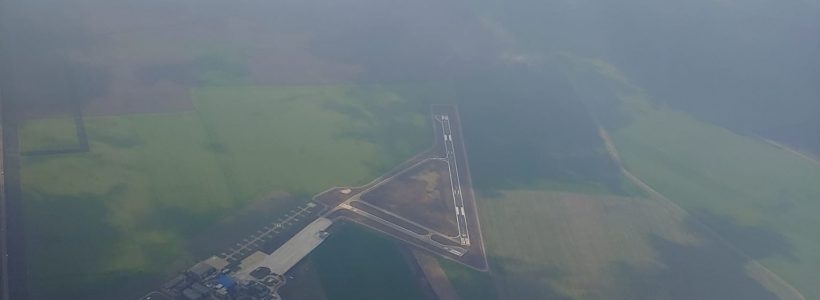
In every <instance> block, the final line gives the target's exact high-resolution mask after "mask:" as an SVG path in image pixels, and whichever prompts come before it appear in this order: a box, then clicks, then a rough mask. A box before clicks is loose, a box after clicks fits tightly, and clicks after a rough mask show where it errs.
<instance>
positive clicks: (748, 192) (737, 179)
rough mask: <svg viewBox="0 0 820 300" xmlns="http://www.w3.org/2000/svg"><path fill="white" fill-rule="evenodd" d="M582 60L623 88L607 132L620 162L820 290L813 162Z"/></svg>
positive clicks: (788, 277) (798, 283) (796, 280)
mask: <svg viewBox="0 0 820 300" xmlns="http://www.w3.org/2000/svg"><path fill="white" fill-rule="evenodd" d="M576 62H577V61H576ZM579 65H582V67H581V69H586V72H589V73H586V74H584V75H582V76H600V78H602V79H603V80H604V81H609V82H610V84H611V85H612V86H616V87H617V89H618V90H619V91H620V92H619V93H618V98H616V99H615V100H616V101H618V102H619V108H618V109H617V111H618V112H617V113H619V114H623V115H625V116H627V118H626V119H628V121H627V122H623V123H622V124H620V125H617V126H610V127H612V128H611V129H610V130H609V131H610V136H611V137H612V139H613V142H614V144H615V147H616V148H617V150H618V153H619V156H620V158H621V160H622V162H623V164H624V166H625V167H626V169H628V170H629V171H630V172H632V173H633V174H634V175H635V176H637V177H639V178H641V179H642V180H644V181H645V182H646V183H647V184H648V185H649V186H651V187H652V188H653V189H655V190H657V191H658V192H660V193H661V194H663V195H664V196H666V197H667V198H669V199H670V200H671V201H673V202H674V203H676V204H677V205H680V206H681V207H682V208H684V209H686V210H687V211H689V212H690V213H691V215H692V216H693V217H694V219H696V220H697V221H698V222H700V223H703V224H704V225H706V226H708V227H709V228H711V229H712V230H714V231H715V232H716V233H717V234H719V235H720V236H721V238H722V239H724V240H725V241H726V242H728V243H729V244H731V245H732V246H733V247H735V248H736V249H738V251H739V252H741V253H743V254H744V255H747V256H748V257H749V258H751V259H754V260H755V261H757V262H760V263H761V264H762V265H764V266H766V267H767V268H769V269H770V270H771V271H772V272H774V273H775V274H777V275H779V276H780V277H782V278H783V279H784V280H785V281H787V282H788V283H790V284H791V285H793V286H794V287H795V288H796V289H797V290H799V291H800V292H801V293H802V294H804V296H805V297H806V298H817V297H820V289H818V287H817V286H816V284H814V281H813V280H812V278H814V277H815V276H813V275H814V274H815V273H816V270H818V269H820V255H818V251H817V250H818V249H820V240H818V239H817V235H816V233H815V232H813V230H814V228H818V227H820V221H818V219H817V218H816V216H815V215H814V214H813V213H812V212H814V211H817V210H818V209H820V202H817V201H816V199H817V195H820V185H818V184H817V182H820V165H818V164H817V163H816V162H815V161H812V160H810V159H807V158H806V157H804V156H800V155H796V154H795V153H792V152H789V151H787V150H784V149H781V148H778V147H775V146H773V145H770V144H768V143H766V142H765V141H763V140H761V139H759V138H756V137H750V136H742V135H739V134H736V133H734V132H732V131H729V130H727V129H725V128H721V127H718V126H715V125H711V124H708V123H705V122H701V121H699V120H697V119H695V118H693V117H691V116H690V115H688V114H686V113H683V112H681V111H678V110H674V109H671V108H668V107H665V106H663V105H658V104H657V102H655V101H653V100H652V99H651V97H650V95H648V94H647V93H646V92H645V91H644V90H642V89H641V88H640V87H638V86H636V85H635V84H634V83H632V81H631V80H629V78H627V76H626V75H625V74H623V73H622V72H620V71H619V70H618V69H617V68H616V67H615V66H613V65H610V64H607V63H605V62H602V61H598V60H585V61H583V62H580V64H579ZM593 105H594V104H593Z"/></svg>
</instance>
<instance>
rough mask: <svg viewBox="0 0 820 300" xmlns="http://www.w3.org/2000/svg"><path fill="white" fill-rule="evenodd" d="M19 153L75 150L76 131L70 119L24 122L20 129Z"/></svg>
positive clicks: (76, 142) (77, 142) (72, 120)
mask: <svg viewBox="0 0 820 300" xmlns="http://www.w3.org/2000/svg"><path fill="white" fill-rule="evenodd" d="M20 136H21V137H23V138H22V140H21V141H20V152H22V153H26V152H32V151H44V150H55V149H65V148H76V147H77V146H78V145H79V141H77V131H76V126H75V125H74V119H73V118H71V117H61V118H51V119H40V120H34V121H28V122H25V123H24V124H23V126H22V128H21V129H20Z"/></svg>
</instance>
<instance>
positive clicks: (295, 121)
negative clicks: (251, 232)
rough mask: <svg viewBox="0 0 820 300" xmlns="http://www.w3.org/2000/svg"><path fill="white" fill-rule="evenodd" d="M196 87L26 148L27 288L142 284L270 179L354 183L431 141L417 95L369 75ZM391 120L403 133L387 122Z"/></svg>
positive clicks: (44, 293) (137, 289) (266, 188)
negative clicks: (150, 110)
mask: <svg viewBox="0 0 820 300" xmlns="http://www.w3.org/2000/svg"><path fill="white" fill-rule="evenodd" d="M194 96H195V99H196V100H195V101H196V111H189V112H183V113H168V114H148V115H126V116H105V117H92V118H87V119H86V127H87V131H88V135H89V139H90V148H91V151H90V152H88V153H77V154H69V155H59V156H40V157H30V158H27V159H25V160H24V162H23V168H22V184H23V189H24V199H25V203H24V213H25V220H26V241H27V247H28V248H27V260H28V269H29V285H30V286H29V287H30V290H31V291H32V293H33V296H34V297H35V298H54V297H56V295H60V296H62V297H67V296H69V298H76V299H111V297H113V296H114V295H117V296H120V297H126V296H127V297H131V296H133V297H139V296H141V293H144V292H145V291H146V289H151V288H154V287H155V286H153V285H154V284H157V282H156V281H157V280H158V279H162V278H163V277H164V276H167V274H170V273H173V272H175V271H178V270H180V269H182V268H184V267H186V266H187V265H188V264H190V263H191V262H193V261H195V260H196V259H200V257H192V256H191V252H192V251H190V249H186V248H185V241H186V240H187V239H189V238H191V237H193V236H196V235H201V234H202V230H203V228H205V227H206V226H208V225H211V224H214V223H216V222H217V221H219V220H220V219H222V218H225V217H228V216H230V214H231V212H232V211H235V210H237V209H239V208H241V207H243V206H245V205H248V204H249V203H252V202H254V200H258V199H259V198H260V197H264V196H266V195H270V194H271V193H274V192H276V193H280V194H281V193H287V194H291V195H300V196H309V195H311V194H313V193H317V192H319V191H321V190H324V189H326V188H328V187H330V186H334V185H344V184H357V183H363V182H365V181H368V180H370V179H372V178H375V177H376V176H378V175H379V174H380V173H381V172H382V171H384V170H385V169H387V168H389V167H390V166H393V165H395V164H397V163H399V162H400V161H401V160H403V159H405V158H406V157H407V156H409V155H412V154H413V153H415V152H417V151H419V150H421V149H424V148H425V147H427V146H428V144H429V128H428V126H427V125H428V122H427V119H426V118H427V115H426V114H427V109H426V107H424V108H421V107H420V108H418V109H407V108H408V106H407V105H406V103H405V101H404V100H403V99H402V98H400V97H398V96H396V95H392V94H390V93H389V92H386V91H384V90H381V89H378V88H376V87H365V88H357V87H349V86H318V87H317V86H300V87H276V88H268V87H233V88H209V89H200V90H196V91H194ZM342 103H344V104H342ZM388 113H389V114H390V116H389V117H386V116H381V114H388ZM40 122H44V123H45V124H46V125H48V123H50V122H54V121H51V120H35V121H30V122H29V123H30V124H35V125H31V126H35V128H41V127H48V126H46V125H43V126H40V125H37V123H40ZM397 127H400V128H402V130H403V131H402V132H407V133H411V134H405V135H398V136H392V135H390V134H389V132H385V131H384V130H385V128H397ZM21 133H22V134H23V136H22V137H21V139H23V140H38V139H41V138H42V137H41V135H46V136H48V135H52V134H54V133H53V132H50V131H33V130H29V131H23V132H21ZM304 199H308V197H304ZM240 234H241V233H240Z"/></svg>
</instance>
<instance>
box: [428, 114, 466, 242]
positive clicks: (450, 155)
mask: <svg viewBox="0 0 820 300" xmlns="http://www.w3.org/2000/svg"><path fill="white" fill-rule="evenodd" d="M436 120H438V121H439V122H440V123H441V133H442V135H443V136H444V152H445V153H446V156H445V160H446V161H447V169H448V171H449V173H450V188H451V189H452V191H453V206H454V207H455V214H456V222H458V224H457V225H458V236H459V239H460V240H461V244H462V245H466V246H469V245H470V232H469V229H468V228H467V216H466V215H465V214H464V197H463V196H462V194H461V177H460V176H459V174H458V162H456V148H455V145H454V144H453V132H452V129H451V127H450V116H449V115H439V116H438V118H436ZM453 173H455V180H453ZM459 216H461V218H459ZM462 220H463V221H462ZM462 222H463V223H464V224H462ZM462 225H463V227H464V230H463V231H462Z"/></svg>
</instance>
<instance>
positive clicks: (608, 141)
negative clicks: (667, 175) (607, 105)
mask: <svg viewBox="0 0 820 300" xmlns="http://www.w3.org/2000/svg"><path fill="white" fill-rule="evenodd" d="M598 134H599V135H600V137H601V139H602V140H603V142H604V144H605V146H606V149H607V152H608V153H609V155H610V157H611V158H612V160H613V161H614V162H615V163H616V164H617V165H618V167H619V168H620V170H621V173H622V174H623V175H624V176H626V177H627V179H629V181H631V182H632V183H633V184H635V185H637V186H638V188H640V189H641V190H643V191H644V192H646V193H647V194H649V195H650V197H651V198H655V199H659V200H662V201H664V202H666V203H667V204H669V206H670V207H671V208H673V209H675V210H678V211H679V212H681V213H682V214H683V215H684V216H691V215H692V214H690V213H689V211H687V210H686V209H685V208H683V207H681V206H680V205H678V204H677V203H676V202H675V201H673V200H672V199H669V198H668V197H666V196H665V195H664V194H662V193H661V192H658V191H657V190H655V189H654V188H652V186H650V185H649V184H647V183H646V182H645V181H643V180H642V179H640V178H639V177H638V176H635V175H634V174H632V172H630V171H629V170H627V169H626V167H625V166H624V164H623V162H622V161H621V158H620V155H619V154H618V149H617V148H616V147H615V144H614V143H613V141H612V138H611V137H610V136H609V133H608V132H607V131H606V129H604V128H603V127H601V126H600V125H599V126H598ZM692 221H693V222H694V223H695V224H696V225H697V226H699V227H701V228H702V229H704V230H706V232H707V233H708V234H709V235H710V236H711V237H712V238H715V239H716V240H717V241H718V242H720V243H721V244H723V245H724V246H726V247H727V248H729V249H730V250H731V251H732V252H735V254H737V255H739V256H740V257H741V258H743V259H745V260H746V261H747V262H749V263H750V264H751V267H754V268H757V269H759V270H762V271H763V272H764V273H766V275H769V276H770V277H771V278H772V279H774V280H775V281H776V282H777V283H778V284H781V285H782V286H783V287H785V288H786V289H787V290H788V291H789V292H791V293H792V294H793V295H792V296H793V297H794V299H800V300H806V297H805V296H804V295H803V294H802V293H800V291H799V290H798V289H797V288H795V287H794V286H792V285H791V284H790V283H789V282H788V281H786V280H785V279H783V278H782V277H780V275H777V273H774V272H772V271H771V270H769V268H767V267H766V266H764V265H763V264H761V263H760V262H759V261H757V260H756V259H754V258H752V257H751V256H749V255H748V254H746V253H744V252H743V251H742V250H741V249H739V248H737V247H736V246H735V245H733V244H732V243H730V242H729V241H728V240H726V239H725V238H723V236H721V235H720V234H719V233H718V232H717V231H715V230H714V229H712V228H711V227H709V226H708V225H706V224H704V223H703V222H701V221H700V220H699V219H698V218H692ZM761 285H763V286H764V287H766V286H765V284H764V283H762V282H761ZM766 288H767V289H768V287H766Z"/></svg>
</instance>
